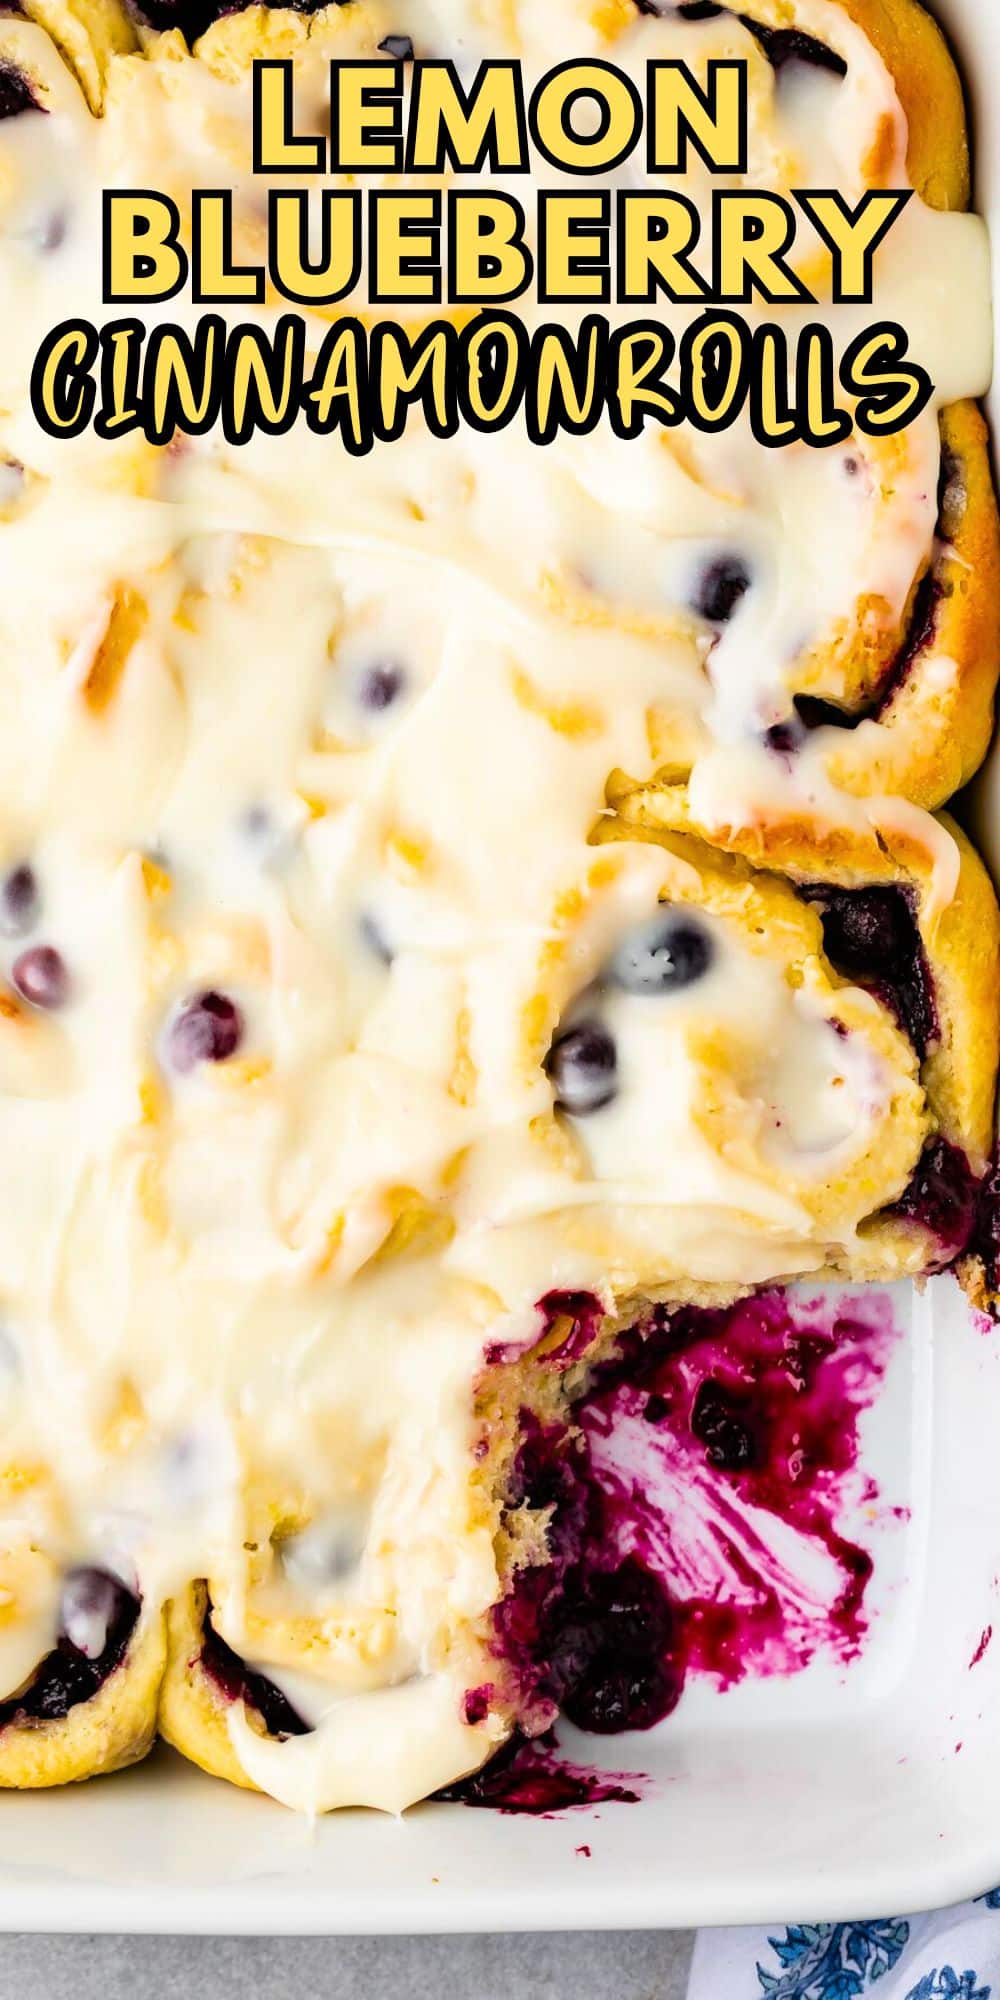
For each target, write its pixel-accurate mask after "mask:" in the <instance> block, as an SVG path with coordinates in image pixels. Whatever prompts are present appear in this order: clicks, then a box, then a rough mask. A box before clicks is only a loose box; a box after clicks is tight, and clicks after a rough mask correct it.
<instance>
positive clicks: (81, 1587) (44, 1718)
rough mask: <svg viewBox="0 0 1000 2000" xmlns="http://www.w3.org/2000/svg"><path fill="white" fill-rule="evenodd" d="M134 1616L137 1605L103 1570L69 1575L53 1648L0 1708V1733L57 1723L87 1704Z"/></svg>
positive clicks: (118, 1659)
mask: <svg viewBox="0 0 1000 2000" xmlns="http://www.w3.org/2000/svg"><path fill="white" fill-rule="evenodd" d="M139 1610H140V1605H139V1599H138V1598H137V1597H134V1596H133V1594H132V1592H131V1591H129V1590H126V1588H125V1585H124V1584H123V1583H121V1582H119V1580H118V1578H117V1577H115V1576H110V1575H109V1574H108V1572H107V1571H106V1570H98V1569H77V1570H71V1571H70V1572H69V1575H68V1576H67V1578H66V1583H65V1587H64V1592H63V1604H62V1617H61V1628H62V1629H61V1630H60V1633H59V1637H58V1639H57V1641H56V1644H55V1646H54V1648H53V1650H52V1652H51V1653H48V1654H47V1655H46V1657H45V1659H44V1660H43V1661H42V1663H41V1665H40V1666H39V1668H38V1669H37V1671H36V1673H35V1676H34V1679H33V1680H32V1682H31V1685H30V1687H27V1688H25V1689H24V1691H23V1693H22V1694H17V1695H13V1696H12V1697H11V1699H10V1700H9V1701H5V1702H0V1729H6V1728H8V1727H9V1725H10V1724H11V1723H12V1722H58V1721H60V1720H61V1718H62V1717H63V1716H64V1715H68V1714H69V1712H70V1709H71V1708H77V1707H78V1706H79V1705H80V1703H81V1702H84V1701H90V1700H92V1698H93V1696H94V1695H95V1694H97V1693H98V1691H99V1689H100V1688H102V1687H103V1685H104V1683H105V1681H106V1680H107V1678H108V1676H109V1674H112V1673H113V1672H114V1670H115V1668H116V1667H120V1666H121V1664H122V1661H123V1660H124V1658H125V1654H126V1652H127V1650H128V1644H129V1640H130V1639H131V1637H132V1633H133V1631H134V1630H135V1626H136V1623H137V1621H138V1617H139ZM75 1642H76V1643H75ZM81 1642H82V1643H81ZM98 1642H99V1647H100V1649H99V1650H98V1651H96V1652H95V1651H94V1646H95V1644H97V1643H98Z"/></svg>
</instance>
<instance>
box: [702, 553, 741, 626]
mask: <svg viewBox="0 0 1000 2000" xmlns="http://www.w3.org/2000/svg"><path fill="white" fill-rule="evenodd" d="M750 582H751V578H750V571H749V570H748V568H747V566H746V563H745V562H743V561H742V560H741V558H740V557H739V556H729V555H726V556H719V557H717V559H716V560H715V562H713V563H710V564H709V566H708V568H707V569H706V570H704V571H703V573H702V575H701V577H700V578H699V580H698V584H697V587H696V589H695V592H694V597H693V599H692V608H693V609H694V610H695V611H696V612H697V613H698V616H699V618H704V619H705V620H706V621H707V623H708V624H709V625H728V623H729V620H730V619H731V618H732V616H733V614H734V612H735V611H736V609H737V606H738V605H739V604H740V603H741V601H742V599H743V598H744V597H745V596H746V594H747V591H748V590H749V588H750Z"/></svg>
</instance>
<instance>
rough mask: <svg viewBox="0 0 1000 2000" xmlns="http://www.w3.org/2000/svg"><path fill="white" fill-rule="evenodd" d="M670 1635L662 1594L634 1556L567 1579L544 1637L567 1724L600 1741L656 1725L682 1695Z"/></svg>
mask: <svg viewBox="0 0 1000 2000" xmlns="http://www.w3.org/2000/svg"><path fill="white" fill-rule="evenodd" d="M674 1636H675V1634H674V1617H673V1611H672V1607H671V1604H670V1600H669V1598H668V1596H667V1593H666V1591H665V1589H664V1587H663V1585H662V1583H661V1582H660V1580H659V1578H658V1577H657V1576H654V1574H653V1572H652V1571H651V1570H648V1569H647V1568H646V1567H645V1565H644V1564H643V1563H641V1562H639V1561H638V1560H637V1558H636V1557H635V1556H626V1557H625V1559H624V1561H623V1562H622V1563H620V1564H619V1566H618V1568H617V1569H615V1570H588V1569H587V1568H585V1567H581V1568H580V1569H579V1570H578V1571H576V1572H574V1573H572V1574H571V1575H570V1576H569V1577H568V1578H567V1582H566V1587H565V1589H564V1591H563V1593H562V1594H561V1596H560V1597H559V1598H558V1599H557V1600H556V1602H555V1604H554V1606H553V1609H552V1612H551V1614H550V1617H549V1620H548V1622H547V1629H546V1631H545V1633H544V1635H543V1644H544V1646H545V1648H546V1651H547V1655H548V1667H549V1673H550V1676H551V1682H552V1686H553V1690H554V1692H555V1695H556V1698H557V1699H558V1701H559V1702H560V1705H561V1707H562V1709H563V1711H564V1713H565V1714H566V1715H567V1716H568V1717H569V1720H570V1721H571V1722H573V1723H575V1724H576V1726H577V1728H578V1729H588V1730H593V1731H595V1732H597V1733H598V1734H599V1735H602V1736H605V1735H611V1734H613V1733H615V1732H616V1731H618V1730H621V1729H648V1728H650V1727H651V1725H652V1724H653V1723H654V1722H659V1721H660V1720H661V1719H662V1717H663V1716H664V1715H666V1714H668V1713H669V1711H670V1710H671V1709H672V1708H673V1707H675V1706H676V1703H677V1699H678V1696H679V1694H680V1690H681V1681H682V1674H681V1673H680V1671H679V1668H678V1664H677V1662H676V1661H675V1659H674V1657H673V1642H674Z"/></svg>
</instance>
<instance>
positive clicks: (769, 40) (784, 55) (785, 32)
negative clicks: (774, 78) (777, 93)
mask: <svg viewBox="0 0 1000 2000" xmlns="http://www.w3.org/2000/svg"><path fill="white" fill-rule="evenodd" d="M738 18H739V20H740V21H742V23H743V26H744V27H745V28H747V29H749V31H750V33H751V35H752V36H753V38H754V40H755V41H756V42H758V43H759V44H760V47H761V48H762V49H763V51H764V54H765V55H766V57H767V60H768V62H769V63H770V65H771V68H772V69H773V70H774V71H776V72H777V73H778V74H779V75H780V73H781V71H782V70H783V69H784V66H785V64H786V63H789V62H800V63H808V64H809V65H810V67H811V68H813V69H825V70H829V72H830V75H831V76H838V77H844V76H846V75H847V64H846V63H845V61H844V58H843V56H838V55H837V53H836V50H834V49H831V48H828V47H827V45H826V43H825V42H820V41H817V39H816V37H815V35H805V34H803V33H802V30H801V29H800V28H771V27H768V26H767V25H766V24H765V23H764V22H763V21H755V20H754V18H753V16H752V15H751V14H740V15H739V16H738Z"/></svg>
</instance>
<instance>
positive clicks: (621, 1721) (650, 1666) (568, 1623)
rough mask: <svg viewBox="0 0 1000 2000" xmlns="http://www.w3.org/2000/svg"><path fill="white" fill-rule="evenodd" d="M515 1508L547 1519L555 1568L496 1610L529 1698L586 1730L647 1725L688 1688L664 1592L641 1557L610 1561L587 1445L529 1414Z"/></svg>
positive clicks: (532, 1577)
mask: <svg viewBox="0 0 1000 2000" xmlns="http://www.w3.org/2000/svg"><path fill="white" fill-rule="evenodd" d="M523 1425H524V1439H523V1442H522V1444H521V1446H520V1449H519V1451H518V1453H517V1457H516V1459H515V1462H514V1467H513V1470H512V1474H511V1478H510V1483H509V1489H508V1507H509V1508H510V1509H511V1510H515V1509H518V1508H524V1509H526V1510H527V1511H528V1512H530V1513H533V1514H538V1513H542V1512H544V1513H545V1514H546V1515H547V1516H548V1520H547V1531H546V1539H547V1548H548V1558H549V1559H548V1562H547V1564H546V1565H545V1566H544V1567H541V1568H533V1569H526V1570H522V1571H520V1572H519V1574H518V1577H517V1579H516V1582H515V1584H514V1588H513V1589H512V1591H511V1592H510V1593H509V1595H508V1596H507V1597H506V1598H505V1599H504V1600H503V1602H502V1603H501V1604H500V1605H499V1606H498V1607H497V1611H496V1613H495V1621H494V1622H495V1630H496V1635H497V1640H498V1646H499V1651H500V1653H501V1655H502V1656H503V1658H504V1659H505V1660H506V1661H507V1662H508V1664H509V1665H511V1666H513V1667H514V1669H515V1671H516V1673H517V1675H518V1678H519V1680H520V1682H521V1684H522V1687H523V1688H524V1689H525V1691H526V1692H527V1693H528V1694H529V1696H530V1698H531V1699H532V1700H534V1701H536V1702H537V1701H542V1702H544V1703H545V1704H547V1705H549V1706H550V1707H552V1708H559V1709H561V1710H562V1712H563V1714H565V1715H567V1716H568V1717H569V1719H570V1721H571V1722H574V1723H576V1725H577V1727H578V1728H580V1729H587V1730H591V1731H593V1732H595V1733H596V1734H598V1735H610V1734H613V1733H616V1732H617V1731H619V1730H623V1729H648V1728H650V1727H651V1726H652V1724H653V1723H654V1722H659V1721H660V1720H661V1719H662V1717H663V1716H664V1715H667V1714H669V1712H670V1710H671V1709H672V1708H673V1707H675V1705H676V1703H677V1701H678V1699H679V1697H680V1692H681V1684H680V1680H679V1678H678V1675H677V1670H676V1663H675V1661H674V1658H673V1654H672V1649H671V1641H672V1636H673V1618H672V1611H671V1605H670V1601H669V1598H668V1596H667V1593H666V1590H665V1589H664V1586H663V1584H662V1583H661V1582H660V1580H659V1578H658V1577H656V1576H655V1575H654V1574H653V1572H652V1571H651V1570H650V1569H648V1568H647V1567H646V1566H645V1565H644V1564H643V1563H642V1562H640V1561H639V1560H638V1558H636V1557H634V1556H626V1557H625V1558H624V1559H623V1560H622V1561H621V1562H618V1563H615V1562H614V1559H613V1557H612V1559H611V1560H609V1559H608V1556H607V1549H608V1547H609V1546H611V1544H610V1542H609V1540H608V1538H607V1537H606V1535H605V1527H606V1522H605V1518H604V1502H603V1496H602V1494H601V1492H600V1489H599V1487H598V1486H597V1484H596V1481H595V1480H594V1479H593V1477H592V1475H591V1468H590V1459H589V1452H588V1450H587V1446H586V1444H585V1443H584V1441H583V1439H582V1438H580V1437H579V1436H577V1435H575V1434H574V1433H573V1432H572V1431H571V1430H570V1429H569V1427H568V1426H566V1425H563V1424H553V1425H549V1426H546V1427H544V1428H543V1427H542V1426H541V1425H540V1424H539V1423H538V1422H537V1420H536V1419H534V1418H532V1417H530V1416H528V1415H525V1416H524V1418H523Z"/></svg>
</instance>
